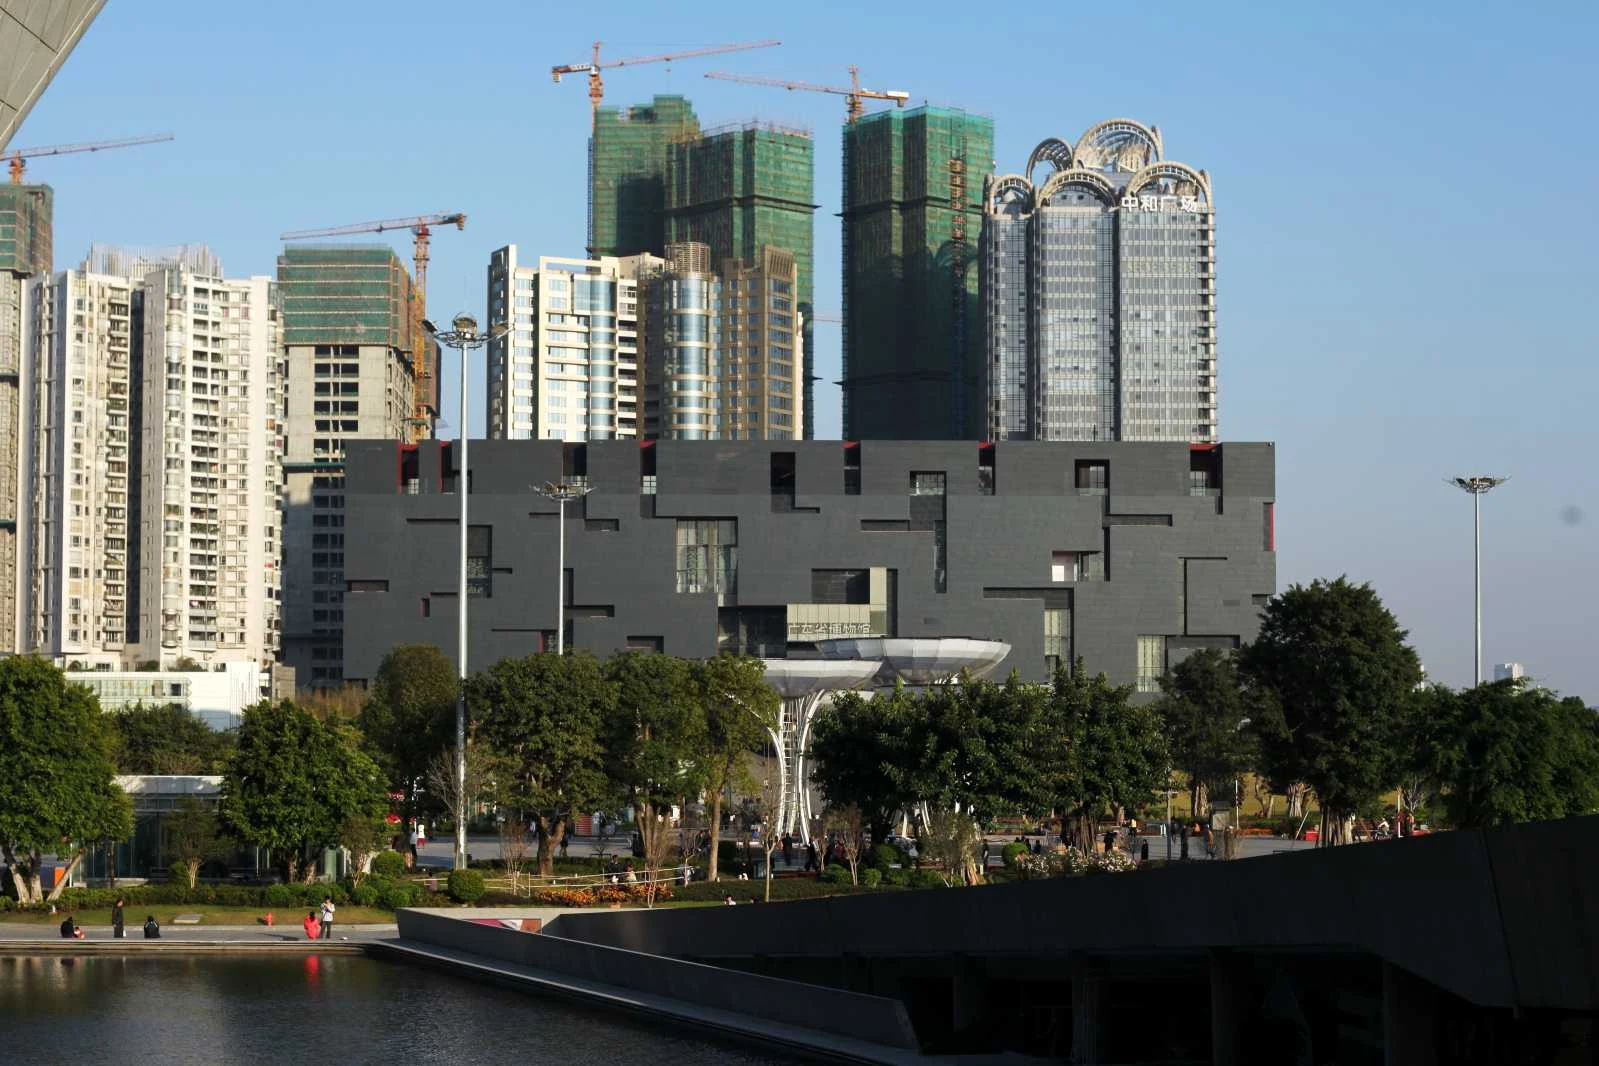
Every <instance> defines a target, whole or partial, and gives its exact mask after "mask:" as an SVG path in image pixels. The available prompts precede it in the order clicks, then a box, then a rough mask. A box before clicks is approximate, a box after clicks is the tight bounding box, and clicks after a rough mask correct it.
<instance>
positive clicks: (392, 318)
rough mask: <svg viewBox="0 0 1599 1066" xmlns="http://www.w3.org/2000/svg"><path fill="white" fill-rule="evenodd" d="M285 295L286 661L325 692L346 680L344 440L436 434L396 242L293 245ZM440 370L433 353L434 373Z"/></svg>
mask: <svg viewBox="0 0 1599 1066" xmlns="http://www.w3.org/2000/svg"><path fill="white" fill-rule="evenodd" d="M278 288H279V291H280V292H281V293H282V300H283V345H284V355H285V359H286V365H287V368H288V380H287V383H286V391H287V408H286V413H285V417H284V427H283V436H284V456H283V472H284V477H283V482H284V508H283V612H282V614H283V642H282V647H283V661H284V663H286V664H287V665H289V666H292V667H294V671H295V677H296V680H297V682H298V683H299V684H301V685H303V686H308V687H313V688H322V687H328V686H333V685H337V684H340V683H341V682H342V680H343V661H344V650H343V636H344V549H345V544H344V470H343V459H344V444H345V441H347V440H354V439H364V438H376V439H384V440H393V439H396V438H406V437H412V436H418V435H422V434H424V433H425V432H426V430H427V429H428V428H429V427H427V426H416V425H413V424H412V415H413V410H414V408H413V400H414V397H415V390H416V389H417V388H418V387H419V386H418V383H417V382H416V380H415V370H414V365H413V362H412V348H413V346H414V345H415V344H416V343H417V339H416V338H415V337H414V335H413V333H412V330H411V303H412V300H413V299H414V298H415V291H414V288H413V285H412V279H411V276H410V274H409V272H408V271H407V270H406V269H405V266H404V264H403V263H402V262H401V261H400V259H399V257H398V256H396V255H395V253H394V250H393V249H392V248H390V247H388V246H387V245H345V246H340V245H325V244H324V245H291V246H289V247H287V248H285V249H284V250H283V254H282V255H281V256H279V257H278ZM437 365H438V362H437V359H436V358H435V357H434V356H432V355H431V354H429V355H428V356H427V357H426V362H425V366H427V367H429V368H432V367H436V366H437ZM433 377H434V375H432V374H430V375H429V376H428V377H427V378H426V379H425V380H424V381H423V383H422V384H421V386H420V387H422V388H423V389H424V390H427V388H428V386H429V384H436V382H433V381H432V379H433Z"/></svg>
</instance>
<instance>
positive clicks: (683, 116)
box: [588, 96, 700, 257]
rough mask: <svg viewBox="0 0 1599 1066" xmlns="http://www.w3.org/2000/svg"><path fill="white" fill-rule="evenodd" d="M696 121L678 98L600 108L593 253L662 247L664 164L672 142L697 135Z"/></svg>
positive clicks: (592, 146)
mask: <svg viewBox="0 0 1599 1066" xmlns="http://www.w3.org/2000/svg"><path fill="white" fill-rule="evenodd" d="M699 129H700V124H699V119H697V118H696V117H695V116H694V109H693V108H692V107H691V106H689V102H688V101H687V100H686V99H684V98H683V97H681V96H657V97H655V99H654V100H652V101H651V102H650V103H648V104H640V105H639V106H637V107H629V108H615V107H602V108H600V109H599V110H598V111H596V112H595V114H594V135H593V138H592V140H590V141H589V227H588V232H589V240H588V248H589V254H590V255H591V256H595V257H598V256H628V255H637V254H639V253H641V252H648V253H650V254H652V255H660V254H662V252H664V251H665V249H666V167H667V157H668V154H669V152H670V147H671V145H673V144H675V143H678V142H681V141H683V140H686V139H689V138H692V137H695V136H698V134H699Z"/></svg>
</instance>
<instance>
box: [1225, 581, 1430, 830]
mask: <svg viewBox="0 0 1599 1066" xmlns="http://www.w3.org/2000/svg"><path fill="white" fill-rule="evenodd" d="M1405 636H1406V633H1405V631H1404V630H1402V629H1400V628H1399V623H1398V621H1396V620H1395V618H1394V616H1393V615H1392V614H1391V613H1389V611H1388V609H1387V608H1386V607H1384V606H1383V604H1382V600H1381V599H1379V598H1378V596H1377V593H1376V592H1374V591H1373V590H1372V588H1371V586H1370V585H1354V584H1351V583H1350V582H1349V581H1348V580H1347V579H1345V578H1342V577H1340V578H1338V579H1337V580H1336V581H1325V580H1316V581H1313V582H1311V583H1310V584H1309V585H1308V586H1306V585H1294V586H1293V587H1291V588H1290V589H1288V591H1287V592H1284V593H1283V594H1281V595H1279V596H1274V597H1272V599H1271V601H1270V602H1269V603H1268V604H1267V605H1266V609H1265V611H1264V612H1263V613H1262V617H1261V626H1260V635H1259V636H1258V637H1257V638H1256V639H1255V641H1254V643H1252V644H1250V645H1248V646H1247V647H1245V648H1244V649H1243V650H1242V651H1241V652H1240V654H1239V669H1240V671H1241V673H1242V675H1243V676H1244V678H1245V679H1246V680H1247V681H1248V682H1249V684H1250V685H1251V686H1252V687H1253V688H1254V690H1255V691H1256V692H1257V693H1258V695H1259V696H1260V697H1261V698H1260V700H1259V707H1258V713H1257V714H1256V715H1255V717H1254V721H1253V722H1252V729H1253V730H1254V732H1255V735H1256V737H1257V738H1258V739H1259V742H1260V747H1261V763H1262V768H1263V769H1264V770H1265V771H1266V773H1267V776H1269V777H1271V778H1272V779H1273V780H1274V781H1303V782H1305V783H1306V784H1307V785H1309V786H1310V788H1311V789H1312V790H1313V791H1314V792H1315V793H1316V795H1317V797H1318V798H1319V800H1320V802H1321V808H1322V816H1323V825H1324V828H1325V830H1326V831H1324V832H1323V833H1322V835H1321V841H1322V843H1323V844H1324V845H1327V844H1334V843H1344V842H1346V841H1347V839H1348V838H1349V835H1350V828H1351V823H1352V821H1353V818H1354V813H1355V811H1357V810H1359V809H1360V808H1361V807H1363V806H1365V805H1366V804H1368V803H1371V802H1373V801H1375V800H1376V798H1377V797H1378V796H1379V795H1381V793H1382V792H1383V790H1384V789H1385V788H1387V787H1388V786H1390V785H1392V784H1393V781H1394V778H1395V776H1396V774H1397V772H1398V769H1397V767H1396V765H1395V758H1394V752H1395V748H1396V745H1397V740H1398V737H1399V725H1400V716H1401V712H1402V710H1403V708H1404V706H1405V702H1406V700H1408V699H1409V698H1410V696H1411V693H1412V692H1413V691H1414V689H1415V688H1416V685H1417V684H1418V683H1419V682H1420V680H1421V666H1420V663H1419V662H1418V661H1417V659H1416V653H1415V652H1414V651H1413V650H1412V649H1411V648H1410V646H1409V645H1407V644H1406V643H1405Z"/></svg>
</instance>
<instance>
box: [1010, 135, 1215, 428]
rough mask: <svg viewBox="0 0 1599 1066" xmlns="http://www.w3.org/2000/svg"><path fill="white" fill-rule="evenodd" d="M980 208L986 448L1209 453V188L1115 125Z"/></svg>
mask: <svg viewBox="0 0 1599 1066" xmlns="http://www.w3.org/2000/svg"><path fill="white" fill-rule="evenodd" d="M983 200H984V218H983V233H982V288H983V309H984V320H983V336H984V344H985V347H986V354H985V358H984V363H983V366H984V378H983V398H984V414H985V418H986V425H985V427H984V428H985V436H986V437H988V438H989V439H993V440H1129V441H1185V440H1186V441H1191V442H1195V443H1207V442H1213V441H1215V440H1217V439H1218V422H1217V400H1216V224H1215V217H1216V216H1215V211H1214V204H1213V201H1212V194H1211V182H1210V177H1209V175H1208V174H1206V173H1205V172H1204V171H1203V170H1195V169H1193V168H1192V167H1189V166H1186V165H1184V164H1182V163H1178V162H1175V161H1172V160H1168V159H1166V158H1165V157H1164V153H1163V147H1162V143H1161V136H1160V131H1159V130H1157V129H1156V128H1155V127H1153V126H1145V125H1143V124H1142V123H1138V122H1134V121H1131V120H1129V119H1112V120H1110V121H1107V122H1101V123H1099V124H1098V125H1096V126H1094V127H1092V128H1091V129H1089V130H1088V132H1087V133H1085V134H1083V136H1082V137H1081V138H1079V139H1078V141H1077V142H1076V143H1075V144H1072V143H1069V142H1067V141H1064V140H1059V139H1054V138H1052V139H1050V140H1046V141H1044V142H1043V143H1042V144H1040V145H1039V146H1038V147H1037V148H1036V149H1034V151H1033V154H1032V156H1031V158H1030V159H1029V160H1028V162H1027V169H1026V173H1024V174H1006V175H993V176H990V177H989V178H988V179H987V181H986V182H985V183H984V188H983Z"/></svg>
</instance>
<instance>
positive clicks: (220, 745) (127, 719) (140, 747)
mask: <svg viewBox="0 0 1599 1066" xmlns="http://www.w3.org/2000/svg"><path fill="white" fill-rule="evenodd" d="M107 720H108V721H109V723H110V726H111V732H112V738H113V751H114V758H115V761H116V766H117V772H118V773H121V774H220V773H222V771H223V770H224V769H225V768H226V766H227V762H228V757H229V756H230V755H232V754H233V747H234V742H235V740H236V739H237V738H235V737H234V735H233V733H231V732H226V733H223V732H218V731H217V730H215V729H212V728H211V727H210V726H208V725H206V724H205V723H204V722H202V721H200V719H198V718H196V717H194V715H192V714H190V713H189V712H188V711H186V710H184V709H183V708H182V707H179V706H177V705H176V704H163V705H159V706H152V707H146V706H144V705H142V704H140V705H136V706H133V707H129V708H128V709H127V710H123V711H117V712H116V713H114V714H111V715H108V716H107Z"/></svg>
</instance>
